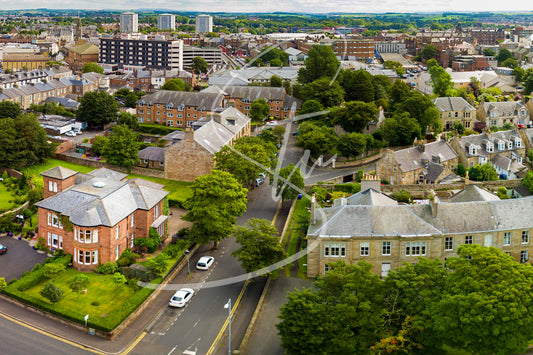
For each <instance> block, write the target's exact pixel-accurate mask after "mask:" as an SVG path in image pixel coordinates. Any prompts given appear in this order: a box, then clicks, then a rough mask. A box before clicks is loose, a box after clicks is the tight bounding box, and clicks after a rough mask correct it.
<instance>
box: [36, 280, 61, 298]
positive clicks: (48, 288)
mask: <svg viewBox="0 0 533 355" xmlns="http://www.w3.org/2000/svg"><path fill="white" fill-rule="evenodd" d="M40 294H41V296H43V297H44V298H46V299H48V300H49V301H50V302H52V303H57V302H59V301H61V300H62V299H63V291H62V290H61V289H60V288H59V287H57V286H56V285H54V284H53V283H51V282H49V283H47V284H46V285H45V286H44V287H43V289H42V290H41V292H40Z"/></svg>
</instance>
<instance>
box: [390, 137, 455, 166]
mask: <svg viewBox="0 0 533 355" xmlns="http://www.w3.org/2000/svg"><path fill="white" fill-rule="evenodd" d="M433 157H438V159H439V161H440V163H443V162H445V161H448V160H450V159H455V158H457V154H455V152H454V151H453V149H452V147H450V145H449V144H448V142H445V141H442V140H438V141H435V142H432V143H428V144H425V145H424V151H422V149H421V148H418V147H412V148H407V149H402V150H398V151H395V152H394V159H395V160H396V161H397V162H398V165H399V167H400V169H401V170H402V171H403V172H408V171H412V170H417V169H420V168H423V167H424V163H423V161H422V160H423V159H425V160H426V161H427V162H430V161H433Z"/></svg>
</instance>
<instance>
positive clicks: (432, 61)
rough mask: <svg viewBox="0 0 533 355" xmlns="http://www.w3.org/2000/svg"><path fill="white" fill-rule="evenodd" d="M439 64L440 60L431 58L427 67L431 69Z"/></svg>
mask: <svg viewBox="0 0 533 355" xmlns="http://www.w3.org/2000/svg"><path fill="white" fill-rule="evenodd" d="M438 65H439V62H437V61H436V60H435V59H429V60H428V61H427V62H426V67H427V68H428V70H430V69H431V68H433V67H435V66H438Z"/></svg>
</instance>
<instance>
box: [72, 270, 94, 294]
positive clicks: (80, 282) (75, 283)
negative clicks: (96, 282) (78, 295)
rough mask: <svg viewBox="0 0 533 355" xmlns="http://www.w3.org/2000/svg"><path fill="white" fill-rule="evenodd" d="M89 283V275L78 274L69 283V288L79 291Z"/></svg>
mask: <svg viewBox="0 0 533 355" xmlns="http://www.w3.org/2000/svg"><path fill="white" fill-rule="evenodd" d="M88 284H89V277H88V276H87V275H83V274H78V275H76V277H75V278H74V280H72V282H71V283H70V289H71V290H72V291H73V292H80V291H81V290H83V289H85V288H87V285H88Z"/></svg>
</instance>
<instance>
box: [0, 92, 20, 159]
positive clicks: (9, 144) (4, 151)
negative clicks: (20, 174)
mask: <svg viewBox="0 0 533 355" xmlns="http://www.w3.org/2000/svg"><path fill="white" fill-rule="evenodd" d="M4 102H5V101H4ZM16 141H17V130H16V128H15V120H13V119H12V118H0V166H2V167H6V168H7V167H14V166H15V164H17V154H18V152H19V149H18V147H17V144H16Z"/></svg>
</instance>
